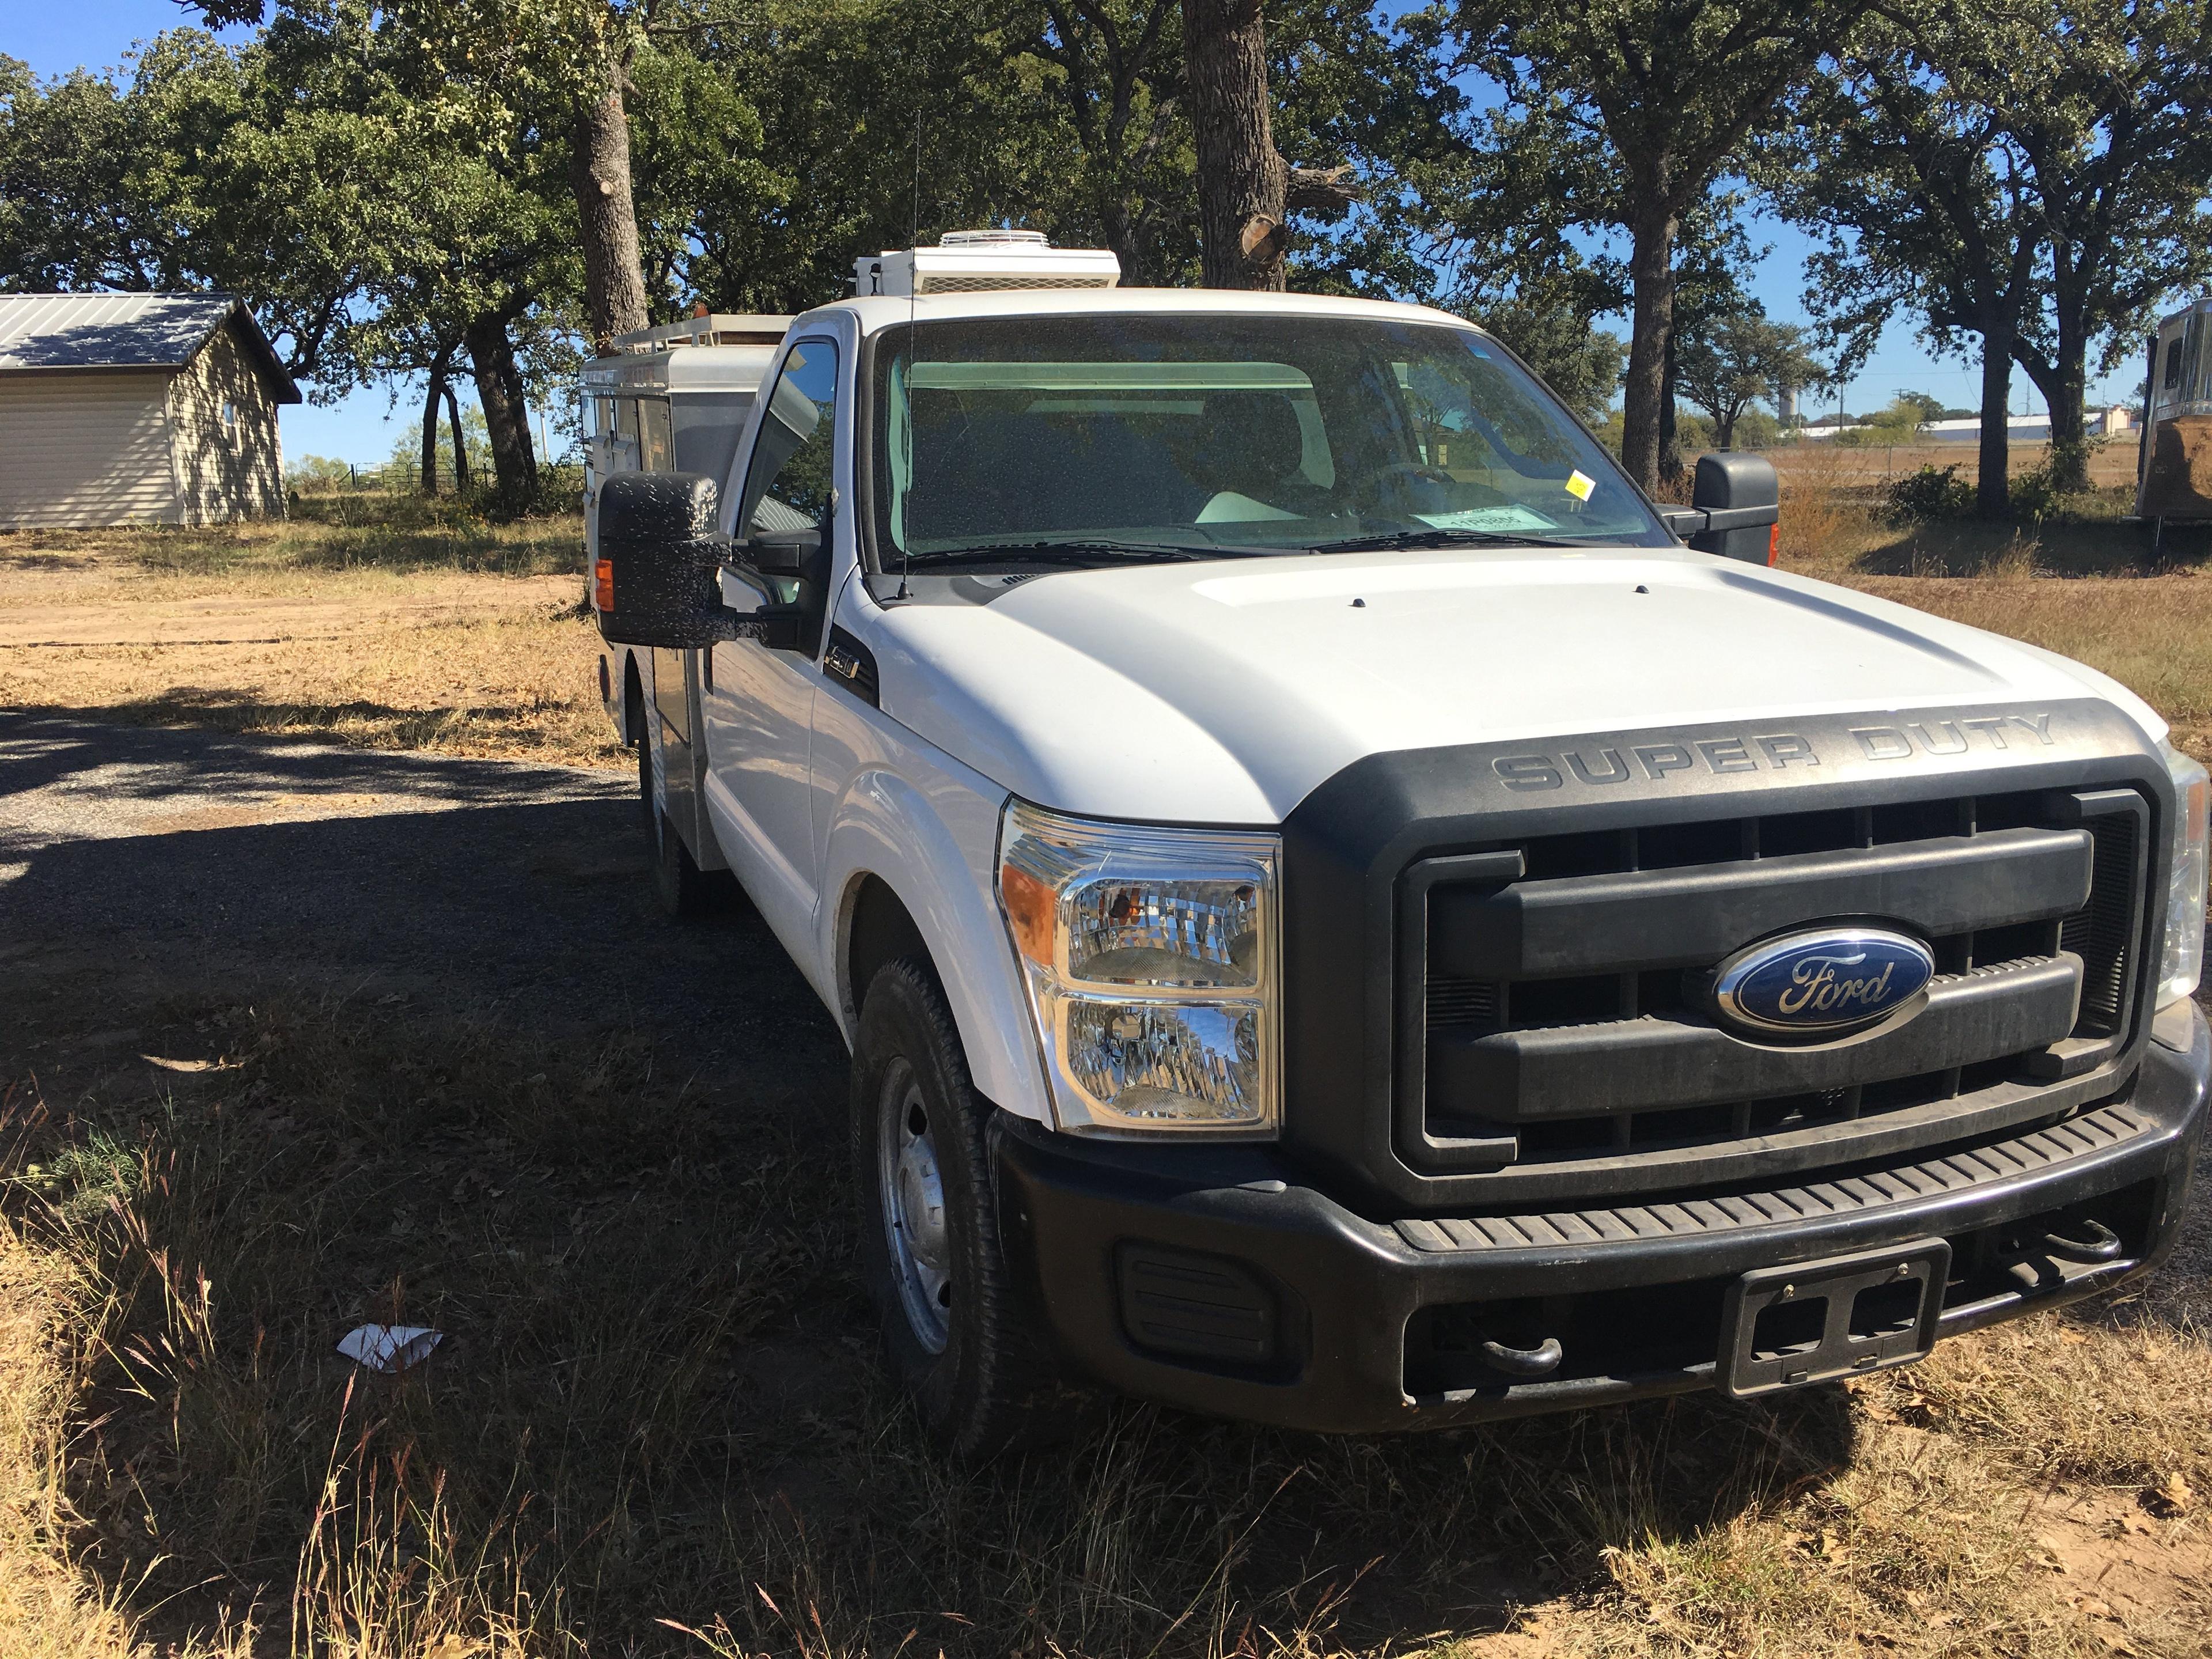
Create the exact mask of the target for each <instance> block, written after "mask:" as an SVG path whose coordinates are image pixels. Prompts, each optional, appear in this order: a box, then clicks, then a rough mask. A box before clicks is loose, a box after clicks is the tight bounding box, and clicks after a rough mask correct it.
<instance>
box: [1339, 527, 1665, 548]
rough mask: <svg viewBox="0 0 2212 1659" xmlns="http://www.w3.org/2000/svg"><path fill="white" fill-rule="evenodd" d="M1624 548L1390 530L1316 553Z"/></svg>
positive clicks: (1594, 541)
mask: <svg viewBox="0 0 2212 1659" xmlns="http://www.w3.org/2000/svg"><path fill="white" fill-rule="evenodd" d="M1622 546H1626V543H1624V542H1621V541H1620V540H1618V539H1617V538H1609V537H1597V536H1531V535H1528V534H1526V533H1524V532H1517V531H1510V530H1458V529H1443V528H1437V529H1431V530H1390V531H1383V532H1379V533H1377V534H1376V535H1372V536H1347V537H1346V538H1344V539H1343V540H1342V541H1334V542H1322V543H1321V544H1318V545H1316V547H1315V549H1314V551H1315V552H1316V553H1371V552H1377V551H1380V550H1383V549H1385V548H1401V547H1403V548H1423V547H1622Z"/></svg>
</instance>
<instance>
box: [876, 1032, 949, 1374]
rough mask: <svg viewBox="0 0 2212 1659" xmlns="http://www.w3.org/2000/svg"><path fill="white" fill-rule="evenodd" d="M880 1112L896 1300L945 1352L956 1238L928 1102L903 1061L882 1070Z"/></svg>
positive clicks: (882, 1180) (933, 1347) (930, 1343)
mask: <svg viewBox="0 0 2212 1659" xmlns="http://www.w3.org/2000/svg"><path fill="white" fill-rule="evenodd" d="M878 1110H879V1111H880V1112H881V1114H882V1120H881V1121H880V1122H879V1123H878V1126H877V1128H878V1132H877V1135H876V1160H877V1166H878V1182H877V1185H878V1189H879V1190H880V1191H881V1193H882V1194H883V1210H884V1242H885V1243H887V1244H888V1245H889V1246H890V1259H891V1273H892V1274H893V1276H894V1277H895V1278H896V1279H897V1280H898V1291H899V1305H900V1306H901V1307H902V1308H903V1309H904V1310H906V1322H907V1325H908V1328H909V1329H911V1330H912V1331H913V1332H914V1335H915V1340H916V1341H917V1342H919V1343H921V1346H923V1347H924V1348H926V1349H927V1350H928V1351H929V1352H931V1353H943V1352H945V1338H946V1336H947V1334H948V1333H949V1332H950V1330H951V1316H952V1239H951V1232H950V1231H949V1230H948V1229H947V1227H946V1225H945V1181H944V1177H943V1176H942V1174H941V1173H940V1170H939V1164H938V1161H937V1140H936V1136H935V1134H934V1133H933V1126H932V1125H931V1122H930V1118H929V1104H928V1103H927V1101H926V1100H924V1099H923V1098H922V1093H921V1084H920V1083H919V1082H918V1081H916V1080H915V1075H914V1068H913V1067H912V1066H908V1064H907V1063H906V1062H905V1061H903V1060H898V1061H895V1062H893V1064H892V1065H891V1067H890V1071H889V1073H887V1074H886V1075H885V1077H884V1088H883V1094H882V1096H881V1097H880V1099H879V1102H878Z"/></svg>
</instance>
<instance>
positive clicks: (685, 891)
mask: <svg viewBox="0 0 2212 1659" xmlns="http://www.w3.org/2000/svg"><path fill="white" fill-rule="evenodd" d="M637 799H638V811H639V816H640V817H643V818H644V820H645V833H646V834H647V836H650V837H651V838H652V842H653V896H654V897H655V898H657V899H659V901H660V908H661V909H662V910H663V911H664V912H665V914H667V915H671V916H674V917H676V918H677V919H678V920H679V921H690V920H692V919H694V918H695V917H698V916H704V915H712V914H714V911H716V910H718V909H721V908H726V901H725V898H724V895H723V893H722V891H721V890H720V888H718V887H717V885H716V884H715V882H714V878H712V877H710V876H709V875H708V873H707V872H705V871H703V870H702V869H700V867H699V865H698V861H697V860H695V859H694V858H693V857H692V856H691V854H690V851H689V850H688V849H687V848H685V847H684V837H683V836H679V835H678V834H677V833H676V826H675V825H674V824H672V823H670V822H669V821H668V814H666V813H665V812H664V811H661V810H660V805H659V802H657V801H655V800H654V799H653V749H652V745H651V743H650V741H649V740H648V739H647V737H646V736H645V734H644V733H642V732H641V733H639V735H638V739H637Z"/></svg>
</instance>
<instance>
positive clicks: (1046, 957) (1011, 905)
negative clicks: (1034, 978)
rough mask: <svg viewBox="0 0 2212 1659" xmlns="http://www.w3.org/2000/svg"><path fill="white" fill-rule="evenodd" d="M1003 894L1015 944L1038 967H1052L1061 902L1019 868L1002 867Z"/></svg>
mask: <svg viewBox="0 0 2212 1659" xmlns="http://www.w3.org/2000/svg"><path fill="white" fill-rule="evenodd" d="M999 891H1000V893H1001V894H1003V895H1004V896H1006V919H1007V921H1011V922H1012V923H1013V927H1014V943H1015V944H1016V945H1018V946H1019V947H1020V949H1021V953H1022V954H1023V955H1024V956H1025V957H1028V958H1029V959H1030V961H1031V962H1034V963H1036V964H1037V965H1038V966H1040V967H1043V968H1049V967H1051V966H1052V922H1053V911H1054V908H1056V907H1057V905H1058V903H1059V899H1058V897H1057V896H1056V895H1054V892H1053V890H1052V889H1051V888H1050V887H1048V886H1047V885H1046V884H1044V883H1043V882H1042V881H1040V880H1038V879H1037V878H1036V877H1035V876H1033V875H1031V874H1030V872H1028V871H1026V870H1024V869H1022V868H1021V867H1019V866H1017V865H1012V864H1002V865H1000V866H999Z"/></svg>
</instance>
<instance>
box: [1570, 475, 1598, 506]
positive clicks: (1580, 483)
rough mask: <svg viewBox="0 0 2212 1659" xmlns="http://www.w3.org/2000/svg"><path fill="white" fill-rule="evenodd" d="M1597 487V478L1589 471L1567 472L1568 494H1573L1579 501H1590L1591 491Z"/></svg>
mask: <svg viewBox="0 0 2212 1659" xmlns="http://www.w3.org/2000/svg"><path fill="white" fill-rule="evenodd" d="M1596 488H1597V480H1596V479H1595V478H1593V477H1590V476H1589V474H1587V473H1583V472H1570V473H1568V474H1567V494H1568V495H1571V496H1573V497H1574V498H1575V499H1576V500H1577V501H1588V500H1589V498H1590V491H1591V490H1593V489H1596Z"/></svg>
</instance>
